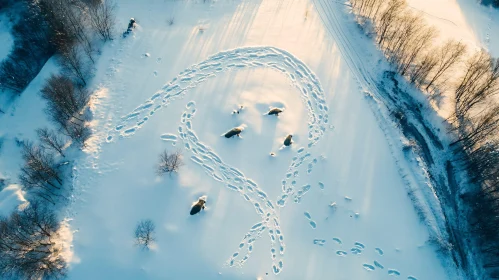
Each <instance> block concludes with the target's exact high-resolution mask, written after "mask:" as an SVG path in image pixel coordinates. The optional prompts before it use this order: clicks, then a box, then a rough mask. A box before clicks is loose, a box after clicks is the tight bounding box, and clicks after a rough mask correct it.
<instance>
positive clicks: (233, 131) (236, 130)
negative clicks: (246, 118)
mask: <svg viewBox="0 0 499 280" xmlns="http://www.w3.org/2000/svg"><path fill="white" fill-rule="evenodd" d="M242 131H243V129H242V128H241V127H234V128H233V129H231V130H229V131H228V132H227V133H225V134H224V136H225V138H231V137H234V136H235V135H237V136H239V134H241V132H242Z"/></svg>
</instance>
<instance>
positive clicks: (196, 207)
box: [190, 198, 206, 215]
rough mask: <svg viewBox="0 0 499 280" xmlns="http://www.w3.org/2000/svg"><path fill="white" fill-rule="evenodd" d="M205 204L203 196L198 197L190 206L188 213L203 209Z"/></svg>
mask: <svg viewBox="0 0 499 280" xmlns="http://www.w3.org/2000/svg"><path fill="white" fill-rule="evenodd" d="M205 204H206V200H205V198H200V199H198V201H197V202H196V203H195V204H194V205H193V206H192V208H191V212H190V214H191V215H195V214H197V213H199V212H201V210H203V209H204V205H205Z"/></svg>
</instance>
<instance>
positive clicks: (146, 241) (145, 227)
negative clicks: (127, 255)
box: [135, 219, 156, 249]
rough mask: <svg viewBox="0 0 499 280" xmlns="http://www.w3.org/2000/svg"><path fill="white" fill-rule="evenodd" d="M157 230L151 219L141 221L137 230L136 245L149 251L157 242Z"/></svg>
mask: <svg viewBox="0 0 499 280" xmlns="http://www.w3.org/2000/svg"><path fill="white" fill-rule="evenodd" d="M155 229H156V226H155V225H154V223H153V221H151V220H149V219H147V220H142V221H140V222H139V223H138V224H137V227H136V228H135V244H136V245H137V246H139V247H141V248H143V249H149V248H150V246H151V244H152V243H153V242H154V241H155V240H156V238H155V237H154V231H155Z"/></svg>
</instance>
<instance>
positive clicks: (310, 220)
mask: <svg viewBox="0 0 499 280" xmlns="http://www.w3.org/2000/svg"><path fill="white" fill-rule="evenodd" d="M303 214H304V215H305V218H307V220H308V223H309V224H310V226H311V227H312V228H313V229H316V228H317V223H316V222H315V221H314V220H312V216H311V215H310V213H308V212H305V213H303Z"/></svg>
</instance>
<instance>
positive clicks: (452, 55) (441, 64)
mask: <svg viewBox="0 0 499 280" xmlns="http://www.w3.org/2000/svg"><path fill="white" fill-rule="evenodd" d="M465 54H466V45H464V43H462V42H456V41H453V40H449V41H447V42H446V43H445V44H444V45H443V46H442V47H440V49H439V50H438V51H436V57H437V58H438V63H437V65H436V66H435V71H434V72H433V73H432V76H433V77H432V78H431V79H430V80H429V81H428V84H427V85H426V90H428V89H429V88H430V87H431V86H433V85H434V84H435V83H436V82H438V81H439V80H440V79H442V78H443V76H444V75H445V73H446V72H448V71H449V69H451V68H452V67H453V66H455V65H456V64H457V63H459V62H460V61H461V58H462V57H463V56H464V55H465Z"/></svg>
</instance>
